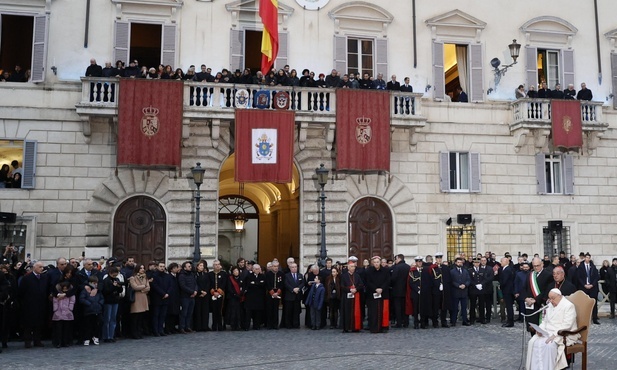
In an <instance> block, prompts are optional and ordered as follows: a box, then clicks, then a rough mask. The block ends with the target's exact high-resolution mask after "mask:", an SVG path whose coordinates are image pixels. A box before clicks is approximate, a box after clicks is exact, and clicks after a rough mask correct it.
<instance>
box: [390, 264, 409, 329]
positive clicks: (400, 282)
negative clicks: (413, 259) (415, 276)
mask: <svg viewBox="0 0 617 370" xmlns="http://www.w3.org/2000/svg"><path fill="white" fill-rule="evenodd" d="M409 268H410V267H409V265H408V264H407V263H405V256H404V255H402V254H397V255H396V257H395V259H394V266H392V274H391V276H390V281H391V286H392V291H391V296H390V304H392V305H393V306H394V316H395V317H396V326H395V327H397V328H406V327H408V326H409V316H407V315H405V297H406V296H407V280H408V277H409Z"/></svg>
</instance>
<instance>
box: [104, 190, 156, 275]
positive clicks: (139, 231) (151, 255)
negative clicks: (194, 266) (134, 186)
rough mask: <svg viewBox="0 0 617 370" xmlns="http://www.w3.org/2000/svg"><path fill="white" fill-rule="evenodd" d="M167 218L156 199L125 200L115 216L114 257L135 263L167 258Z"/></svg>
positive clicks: (133, 198) (142, 197)
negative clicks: (128, 259) (131, 259)
mask: <svg viewBox="0 0 617 370" xmlns="http://www.w3.org/2000/svg"><path fill="white" fill-rule="evenodd" d="M166 228H167V221H166V219H165V211H164V210H163V207H162V206H161V205H160V204H159V203H158V202H156V201H155V200H154V199H152V198H149V197H145V196H136V197H132V198H130V199H127V200H126V201H124V202H123V203H122V204H121V205H120V207H118V210H117V211H116V214H115V216H114V238H113V246H114V247H113V256H114V257H117V258H123V259H126V257H135V262H137V263H141V264H146V263H148V262H149V261H165V247H166V243H165V231H166Z"/></svg>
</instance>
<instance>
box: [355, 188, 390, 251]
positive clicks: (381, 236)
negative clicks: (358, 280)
mask: <svg viewBox="0 0 617 370" xmlns="http://www.w3.org/2000/svg"><path fill="white" fill-rule="evenodd" d="M392 234H393V233H392V213H391V212H390V209H389V208H388V205H387V204H386V203H384V202H383V201H382V200H379V199H377V198H372V197H367V198H362V199H360V200H359V201H358V202H356V203H355V204H354V205H353V206H352V207H351V212H350V213H349V255H350V256H356V257H358V259H359V260H360V261H362V260H364V259H370V258H371V257H373V256H381V257H382V258H392V240H393V235H392Z"/></svg>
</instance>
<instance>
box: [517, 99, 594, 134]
mask: <svg viewBox="0 0 617 370" xmlns="http://www.w3.org/2000/svg"><path fill="white" fill-rule="evenodd" d="M512 105H513V109H514V121H513V122H512V126H521V125H522V126H525V125H532V126H544V125H546V124H549V125H550V123H551V100H548V99H518V100H516V101H515V102H514V103H512ZM581 120H582V123H583V129H585V127H595V126H604V125H605V123H604V122H603V116H602V102H595V101H581Z"/></svg>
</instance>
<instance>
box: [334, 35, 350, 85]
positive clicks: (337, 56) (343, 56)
mask: <svg viewBox="0 0 617 370" xmlns="http://www.w3.org/2000/svg"><path fill="white" fill-rule="evenodd" d="M334 69H336V70H337V71H339V72H340V73H341V76H342V75H344V74H345V73H347V37H344V36H334Z"/></svg>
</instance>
